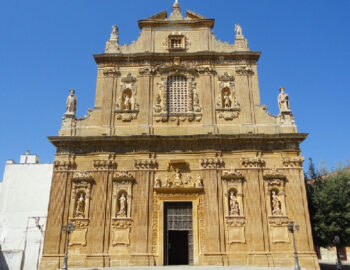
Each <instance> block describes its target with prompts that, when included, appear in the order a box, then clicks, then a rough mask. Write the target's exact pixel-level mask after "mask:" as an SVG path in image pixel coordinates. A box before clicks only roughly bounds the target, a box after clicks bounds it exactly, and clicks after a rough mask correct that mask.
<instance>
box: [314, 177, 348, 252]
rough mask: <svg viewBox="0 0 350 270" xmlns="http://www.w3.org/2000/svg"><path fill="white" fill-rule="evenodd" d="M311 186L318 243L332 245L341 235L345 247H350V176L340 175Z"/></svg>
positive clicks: (316, 241)
mask: <svg viewBox="0 0 350 270" xmlns="http://www.w3.org/2000/svg"><path fill="white" fill-rule="evenodd" d="M308 186H309V187H308V196H309V203H310V204H311V205H309V206H310V217H311V224H312V227H313V237H314V242H315V244H316V245H318V246H323V247H328V246H331V245H332V241H333V239H334V236H335V235H338V236H339V237H340V240H341V244H342V245H343V246H350V174H347V173H343V172H340V173H337V174H334V175H332V176H329V177H327V178H325V179H322V180H321V179H318V180H316V181H315V182H313V183H309V185H308Z"/></svg>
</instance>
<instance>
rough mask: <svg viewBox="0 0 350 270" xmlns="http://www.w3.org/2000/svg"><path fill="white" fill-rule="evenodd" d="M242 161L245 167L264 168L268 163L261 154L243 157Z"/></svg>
mask: <svg viewBox="0 0 350 270" xmlns="http://www.w3.org/2000/svg"><path fill="white" fill-rule="evenodd" d="M241 161H242V166H243V167H244V168H262V167H265V164H266V162H265V160H264V159H262V157H261V156H259V155H257V156H256V157H242V158H241Z"/></svg>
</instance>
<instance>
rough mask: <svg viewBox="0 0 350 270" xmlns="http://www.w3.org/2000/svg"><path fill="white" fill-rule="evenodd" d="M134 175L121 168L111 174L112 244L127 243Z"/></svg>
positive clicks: (130, 222)
mask: <svg viewBox="0 0 350 270" xmlns="http://www.w3.org/2000/svg"><path fill="white" fill-rule="evenodd" d="M134 183H135V177H134V175H132V174H131V173H130V172H128V171H126V170H123V171H118V172H115V173H114V174H113V199H112V213H113V214H112V222H111V224H112V231H113V236H112V245H113V246H116V245H129V235H130V228H131V225H132V217H131V207H132V187H133V184H134Z"/></svg>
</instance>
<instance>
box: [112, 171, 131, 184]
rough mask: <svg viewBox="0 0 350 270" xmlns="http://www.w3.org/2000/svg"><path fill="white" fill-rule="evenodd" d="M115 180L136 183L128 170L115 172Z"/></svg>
mask: <svg viewBox="0 0 350 270" xmlns="http://www.w3.org/2000/svg"><path fill="white" fill-rule="evenodd" d="M113 180H116V181H121V182H124V181H131V182H133V181H135V177H134V175H133V174H131V173H130V172H128V171H126V170H123V171H120V172H115V173H114V174H113Z"/></svg>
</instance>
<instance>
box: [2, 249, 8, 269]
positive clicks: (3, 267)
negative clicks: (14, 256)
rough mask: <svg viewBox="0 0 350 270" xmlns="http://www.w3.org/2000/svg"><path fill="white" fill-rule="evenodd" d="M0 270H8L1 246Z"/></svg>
mask: <svg viewBox="0 0 350 270" xmlns="http://www.w3.org/2000/svg"><path fill="white" fill-rule="evenodd" d="M0 269H1V270H9V267H8V265H7V262H6V260H5V257H4V254H3V253H2V250H1V246H0Z"/></svg>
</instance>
